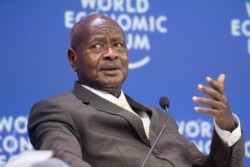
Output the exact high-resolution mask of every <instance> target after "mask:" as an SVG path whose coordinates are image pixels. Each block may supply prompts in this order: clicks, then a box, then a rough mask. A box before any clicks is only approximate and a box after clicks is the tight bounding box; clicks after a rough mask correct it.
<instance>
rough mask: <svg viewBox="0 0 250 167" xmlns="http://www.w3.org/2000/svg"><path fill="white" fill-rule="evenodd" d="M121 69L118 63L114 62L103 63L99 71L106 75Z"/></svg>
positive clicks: (114, 73)
mask: <svg viewBox="0 0 250 167" xmlns="http://www.w3.org/2000/svg"><path fill="white" fill-rule="evenodd" d="M120 69H121V67H120V66H119V65H116V64H105V65H103V66H102V67H101V71H102V72H104V73H105V74H106V75H110V76H114V75H117V72H118V71H119V70H120Z"/></svg>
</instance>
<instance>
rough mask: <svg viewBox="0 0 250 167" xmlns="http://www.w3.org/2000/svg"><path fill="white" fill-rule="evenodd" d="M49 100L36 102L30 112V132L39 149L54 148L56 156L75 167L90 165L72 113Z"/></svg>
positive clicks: (35, 145)
mask: <svg viewBox="0 0 250 167" xmlns="http://www.w3.org/2000/svg"><path fill="white" fill-rule="evenodd" d="M64 110H65V109H63V108H61V107H60V106H59V105H55V104H52V103H50V102H49V101H41V102H38V103H36V104H35V105H34V106H33V107H32V109H31V112H30V115H29V120H28V132H29V137H30V140H31V143H32V145H33V146H34V148H35V149H37V150H52V151H53V152H54V157H57V158H60V159H62V160H63V161H64V162H66V163H67V164H69V165H70V166H74V167H90V165H89V164H88V163H87V162H85V161H83V160H82V159H83V157H82V152H81V145H80V142H79V140H80V137H79V134H78V132H77V129H76V127H75V125H74V123H73V121H72V118H71V116H70V114H69V113H68V112H67V111H64Z"/></svg>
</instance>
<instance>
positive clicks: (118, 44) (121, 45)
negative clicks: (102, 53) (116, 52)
mask: <svg viewBox="0 0 250 167" xmlns="http://www.w3.org/2000/svg"><path fill="white" fill-rule="evenodd" d="M123 46H124V45H123V44H122V43H119V42H117V43H114V47H119V48H120V47H123Z"/></svg>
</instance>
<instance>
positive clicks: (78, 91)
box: [73, 82, 151, 144]
mask: <svg viewBox="0 0 250 167" xmlns="http://www.w3.org/2000/svg"><path fill="white" fill-rule="evenodd" d="M73 93H74V95H75V96H76V97H77V98H79V99H80V100H81V101H82V102H83V103H84V104H86V105H89V106H92V107H93V108H95V109H96V110H98V111H101V112H106V113H109V114H112V115H117V116H119V117H122V118H124V119H126V120H127V121H128V122H129V123H130V124H131V125H132V126H133V127H134V129H135V130H136V132H137V133H138V135H139V136H140V137H141V139H142V140H143V141H144V142H145V143H146V144H149V141H148V140H147V136H146V134H145V131H144V127H143V123H142V120H141V119H140V118H139V117H137V116H135V115H134V114H133V113H131V112H129V111H127V110H125V109H123V108H121V107H119V106H117V105H115V104H113V103H111V102H109V101H107V100H105V99H103V98H102V97H100V96H97V95H96V94H94V93H92V92H91V91H89V90H87V89H86V88H84V87H83V86H82V85H80V84H79V83H78V82H76V83H75V85H74V88H73ZM126 98H127V100H128V103H129V104H130V105H131V107H132V109H133V110H134V111H135V112H136V111H142V110H143V111H146V112H149V113H150V115H151V111H150V110H149V109H148V108H146V107H144V106H142V105H141V104H139V103H137V102H135V101H134V100H133V99H131V98H130V97H129V96H126Z"/></svg>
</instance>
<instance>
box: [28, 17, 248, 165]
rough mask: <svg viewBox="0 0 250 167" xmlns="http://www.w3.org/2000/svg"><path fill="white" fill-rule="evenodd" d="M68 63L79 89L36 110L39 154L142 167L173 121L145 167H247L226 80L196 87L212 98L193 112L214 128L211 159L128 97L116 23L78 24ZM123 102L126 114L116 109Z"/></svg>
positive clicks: (32, 128) (33, 130) (32, 131)
mask: <svg viewBox="0 0 250 167" xmlns="http://www.w3.org/2000/svg"><path fill="white" fill-rule="evenodd" d="M68 58H69V62H70V64H71V66H72V68H73V70H74V71H75V72H76V73H77V76H78V81H77V82H76V83H75V85H74V88H73V90H72V91H71V92H64V93H62V94H60V95H58V96H55V97H53V98H50V99H47V100H43V101H40V102H38V103H36V104H35V105H34V106H33V107H32V110H31V113H30V116H29V123H28V130H29V136H30V140H31V143H32V144H33V146H34V147H35V149H41V150H44V149H45V150H53V151H54V156H55V157H57V158H60V159H62V160H63V161H65V162H66V163H67V164H69V165H70V166H72V167H89V166H94V167H98V166H101V167H110V166H112V167H113V166H114V167H125V166H126V167H139V166H141V164H142V163H143V161H144V159H145V157H146V155H147V153H148V152H149V150H150V148H151V146H152V144H153V143H154V141H155V140H156V138H157V136H158V134H159V133H160V130H161V129H162V126H163V125H164V123H165V122H166V121H167V120H168V124H167V128H166V129H165V131H164V132H163V134H162V136H161V137H160V139H159V141H158V142H157V144H156V146H155V148H154V149H153V151H152V154H150V156H149V158H148V159H147V160H146V163H145V166H148V167H149V166H151V167H173V166H175V167H191V166H193V167H217V166H220V167H222V166H224V167H227V166H230V167H240V166H243V155H244V144H243V143H244V142H243V136H242V134H241V133H242V132H241V129H240V124H239V120H238V118H237V117H236V116H234V115H233V114H232V112H231V110H230V107H229V104H228V102H227V99H226V96H225V94H224V79H225V76H224V75H220V76H219V77H218V79H217V81H215V80H213V79H211V78H209V77H208V78H207V79H206V80H207V82H208V83H209V85H210V86H211V87H206V86H203V85H201V84H199V85H198V89H199V90H200V91H201V92H204V93H205V94H207V95H209V96H210V97H211V98H203V97H193V101H194V102H198V103H201V104H205V105H208V106H210V108H201V107H195V110H196V111H198V112H201V113H205V114H209V115H211V116H212V117H214V120H215V131H214V134H213V139H212V143H211V152H210V154H209V155H208V156H206V155H203V154H202V153H201V152H200V151H199V150H198V149H197V148H196V147H195V145H194V144H192V143H190V142H188V141H187V140H186V139H185V138H184V137H183V136H182V135H180V134H179V133H178V127H177V124H176V123H175V121H174V120H173V119H172V118H171V117H170V116H168V115H166V114H165V113H163V112H161V111H159V110H158V109H156V108H153V107H149V106H145V105H142V104H139V103H138V102H136V101H134V100H133V99H132V98H130V97H129V96H127V95H125V94H124V93H123V91H122V83H123V82H124V80H125V79H126V77H127V73H128V52H127V47H126V42H125V37H124V32H123V30H122V29H121V27H120V26H119V25H118V24H117V23H116V22H115V21H114V20H112V19H110V18H108V17H106V16H103V15H100V14H93V15H90V16H86V17H85V18H83V19H82V20H81V21H79V22H78V23H77V24H76V25H75V26H74V27H73V29H72V33H71V48H70V49H69V50H68ZM119 100H123V102H122V104H121V106H119V105H120V104H119V105H117V104H115V103H116V102H117V101H119ZM119 103H120V102H119Z"/></svg>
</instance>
